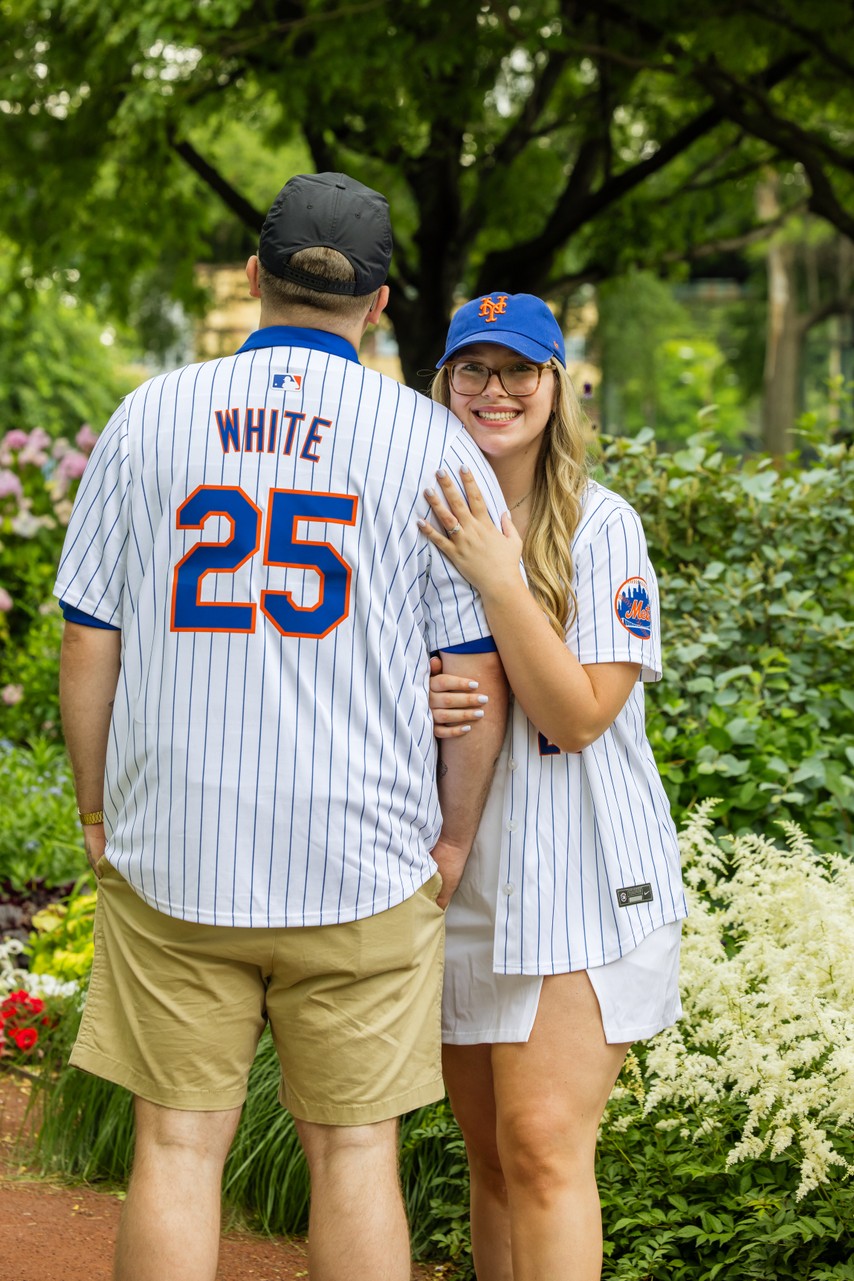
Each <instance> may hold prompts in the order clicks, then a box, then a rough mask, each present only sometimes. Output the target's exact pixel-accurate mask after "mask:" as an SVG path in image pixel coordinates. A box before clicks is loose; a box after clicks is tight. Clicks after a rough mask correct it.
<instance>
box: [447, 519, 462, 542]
mask: <svg viewBox="0 0 854 1281" xmlns="http://www.w3.org/2000/svg"><path fill="white" fill-rule="evenodd" d="M461 529H462V525H461V524H460V522H459V521H457V523H456V525H454V528H453V529H446V530H445V537H446V538H453V536H454V534H458V533H459V532H460V530H461Z"/></svg>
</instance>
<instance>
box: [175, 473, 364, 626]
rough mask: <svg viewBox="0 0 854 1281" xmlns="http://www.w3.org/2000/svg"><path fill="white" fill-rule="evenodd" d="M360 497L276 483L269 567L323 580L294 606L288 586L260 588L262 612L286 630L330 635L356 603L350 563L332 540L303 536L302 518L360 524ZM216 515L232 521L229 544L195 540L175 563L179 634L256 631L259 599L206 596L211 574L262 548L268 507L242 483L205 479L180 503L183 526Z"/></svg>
mask: <svg viewBox="0 0 854 1281" xmlns="http://www.w3.org/2000/svg"><path fill="white" fill-rule="evenodd" d="M358 505H359V500H358V498H356V497H355V496H354V495H352V494H325V493H317V492H315V491H313V490H301V489H271V490H270V493H269V496H268V502H267V522H266V532H265V538H264V553H263V563H264V564H265V565H280V566H284V567H289V566H293V567H295V568H298V569H310V570H313V571H314V573H316V574H317V575H318V577H319V579H320V588H319V592H318V597H317V602H316V604H314V605H309V606H305V605H296V604H294V601H293V598H292V596H291V593H290V592H289V591H287V589H283V590H281V591H272V590H266V591H262V592H261V601H260V605H261V613H262V614H265V615H266V617H267V618H268V619H269V621H270V622H271V623H272V624H273V626H274V627H276V628H277V629H278V630H279V631H280V632H281V633H282V635H283V636H306V637H311V638H313V639H315V640H320V638H321V637H323V636H327V635H328V634H329V632H331V631H332V630H333V629H334V628H336V627H337V626H338V624H339V623H341V622H343V620H344V619H345V618H346V617H347V614H348V612H349V609H350V578H351V575H352V569H351V567H350V565H348V563H347V561H345V560H344V559H343V557H342V556H340V555H339V554H338V552H337V551H336V550H335V548H334V547H332V545H331V544H330V543H325V542H323V543H321V542H310V541H309V540H308V539H305V538H299V537H298V532H299V531H298V526H299V524H300V523H301V522H303V521H324V522H326V523H330V522H331V523H333V524H340V525H355V523H356V512H357V509H358ZM211 516H222V517H223V518H224V519H225V520H226V521H228V523H229V525H230V526H231V532H230V534H229V537H228V538H226V539H225V540H224V541H223V542H219V543H211V542H201V541H200V542H197V543H194V544H193V546H192V547H191V548H190V550H189V551H188V552H187V553H186V555H185V556H183V557H182V558H181V560H180V561H179V562H178V564H177V565H176V566H175V572H174V575H173V579H172V620H171V628H172V631H173V632H254V631H255V622H256V618H255V613H256V606H255V603H254V601H204V600H202V580H203V579H204V577H205V576H206V575H207V574H233V573H235V572H236V571H237V570H238V569H239V568H240V567H241V565H245V564H246V562H247V561H248V560H249V559H250V558H251V557H252V556H254V555H256V553H257V552H258V551H259V550H260V549H261V526H262V523H263V520H264V513H263V512H262V511H261V508H260V507H258V506H256V504H255V503H254V502H253V501H252V499H251V498H250V497H249V496H248V494H246V493H245V492H244V490H242V489H241V488H240V487H239V486H238V485H200V486H199V487H198V489H195V490H193V492H192V494H190V495H189V497H188V498H185V499H184V501H183V503H181V506H180V507H179V508H178V512H177V517H176V522H175V523H176V526H177V528H178V529H202V528H203V526H204V524H205V521H207V520H208V519H209V518H210V517H211Z"/></svg>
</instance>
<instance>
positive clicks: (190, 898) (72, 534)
mask: <svg viewBox="0 0 854 1281" xmlns="http://www.w3.org/2000/svg"><path fill="white" fill-rule="evenodd" d="M463 462H465V463H466V464H467V465H468V466H469V467H470V468H471V469H472V470H473V471H474V472H475V474H476V476H477V479H478V483H479V484H481V485H482V486H483V488H484V492H485V493H486V494H487V495H488V496H489V499H488V501H489V503H490V507H491V509H492V511H493V514H494V515H497V513H498V512H499V511H501V510H502V508H503V506H504V504H503V499H502V497H501V491H500V489H499V488H498V486H497V483H496V481H495V478H494V477H493V476H492V473H491V472H490V470H489V467H488V465H486V464H485V462H484V460H483V458H482V456H481V454H480V452H479V451H478V450H477V449H476V447H475V446H474V445H473V444H472V443H471V441H470V439H469V437H468V436H467V434H466V432H465V431H464V430H463V429H462V428H461V426H460V425H459V424H458V422H457V420H456V419H454V418H453V417H451V416H450V415H449V414H448V413H447V411H446V410H444V409H443V408H441V407H440V406H438V405H436V404H434V403H433V402H431V401H430V400H428V399H426V398H425V397H424V396H421V395H419V394H418V393H416V392H413V391H411V390H409V389H408V388H406V387H403V386H401V385H400V384H399V383H397V382H395V381H394V380H393V379H391V378H387V377H385V376H383V375H381V374H378V373H375V372H373V371H371V370H367V369H365V368H363V367H362V366H361V365H360V364H359V362H358V359H357V357H356V353H355V351H354V350H353V348H352V347H351V346H350V344H348V343H346V342H345V341H343V340H342V339H339V338H336V337H334V336H333V335H330V334H325V333H321V332H320V331H316V330H300V329H290V328H284V327H276V326H274V327H270V328H265V329H263V330H259V331H258V332H257V333H255V334H253V335H252V337H251V338H250V339H249V341H248V343H247V344H246V345H245V347H244V348H242V349H241V351H240V352H238V354H237V355H236V356H232V357H228V358H225V359H222V360H215V361H209V362H207V363H204V364H198V365H190V366H187V367H185V368H183V369H180V370H177V371H175V372H173V373H170V374H167V375H163V376H160V377H157V378H154V379H152V380H151V381H149V382H147V383H145V384H144V385H143V386H142V387H140V388H139V389H138V390H137V391H135V392H134V393H132V394H131V395H130V396H128V397H127V399H126V400H125V401H124V403H123V404H122V405H121V406H120V407H119V409H118V410H117V411H116V413H115V414H114V415H113V417H112V419H111V420H110V422H109V424H108V425H107V427H106V429H105V430H104V432H103V434H102V436H101V438H100V440H99V442H98V444H97V446H96V448H95V450H94V452H93V454H92V457H91V459H90V462H89V466H88V467H87V469H86V473H85V475H84V477H83V481H82V484H81V487H80V490H79V493H78V497H77V500H76V503H75V507H74V511H73V513H72V517H71V520H70V523H69V527H68V533H67V537H66V541H65V547H64V551H63V556H62V560H61V563H60V568H59V572H58V578H57V582H56V587H55V591H56V594H57V595H58V596H60V597H61V598H62V599H63V601H64V602H66V603H67V604H68V605H70V606H71V607H73V608H76V609H79V610H81V611H83V612H85V613H86V614H89V615H91V616H94V617H95V618H97V619H100V620H102V621H103V622H106V623H112V624H115V625H118V626H119V627H120V628H121V632H122V666H121V675H120V679H119V688H118V691H117V695H116V702H115V707H114V712H113V720H112V725H111V731H110V739H109V748H108V761H107V772H106V790H105V797H104V813H105V821H106V826H107V831H108V845H107V854H108V857H109V859H110V861H111V862H112V863H113V864H114V865H115V866H116V867H117V868H118V870H119V871H120V872H121V873H122V875H123V876H125V877H126V879H127V880H128V881H129V882H130V883H131V885H132V886H133V887H134V889H135V890H136V891H137V892H138V893H139V894H141V895H142V897H143V898H144V899H145V900H146V901H147V902H148V903H149V904H150V905H151V906H152V907H154V908H157V909H158V910H160V911H163V912H166V913H168V914H169V915H172V916H178V917H183V918H185V919H190V920H194V921H202V922H206V923H216V924H224V925H263V926H281V925H314V924H327V923H331V922H336V921H347V920H353V919H356V918H358V917H363V916H369V915H372V914H374V913H376V912H379V911H381V910H384V909H386V908H389V907H392V906H394V905H395V904H396V903H399V902H401V901H402V900H403V899H405V898H407V897H409V895H411V894H413V893H414V892H415V891H416V890H417V889H418V888H419V886H421V885H422V884H423V883H424V882H425V881H427V880H428V879H429V877H430V876H431V875H432V874H433V872H434V870H435V867H434V864H433V862H432V859H431V858H430V856H429V851H430V850H431V849H432V847H433V846H434V844H435V843H436V840H437V838H438V836H439V832H440V827H441V815H440V811H439V805H438V800H437V794H436V787H435V781H434V774H435V745H434V740H433V727H432V721H431V717H430V712H429V707H428V680H429V667H428V652H429V651H430V650H436V649H445V648H448V647H449V646H453V645H457V644H460V643H464V642H468V641H473V640H476V639H478V638H480V637H483V636H488V634H489V629H488V625H487V623H486V620H485V617H484V614H483V611H482V608H481V605H480V602H479V599H478V598H477V595H476V593H475V592H474V591H473V590H472V588H471V587H470V586H469V585H468V584H467V583H466V582H465V580H464V579H463V578H462V577H461V576H460V575H459V574H458V573H457V572H456V571H455V570H454V569H453V567H452V566H451V565H450V564H449V563H448V562H447V561H445V560H444V558H443V557H442V556H441V555H439V554H438V553H435V552H433V551H432V549H431V547H430V544H429V542H428V541H427V540H426V539H425V538H424V537H423V536H422V535H421V534H420V532H419V530H418V528H417V524H416V518H417V517H418V516H419V515H422V514H425V512H426V510H427V507H426V503H425V502H424V500H423V498H422V491H423V489H424V487H425V485H428V484H433V483H435V479H434V478H435V471H436V468H437V467H439V466H440V465H443V466H445V467H446V468H447V469H448V471H449V472H450V473H451V475H453V476H457V475H458V474H459V468H460V465H461V463H463Z"/></svg>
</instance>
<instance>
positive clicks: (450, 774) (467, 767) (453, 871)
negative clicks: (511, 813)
mask: <svg viewBox="0 0 854 1281" xmlns="http://www.w3.org/2000/svg"><path fill="white" fill-rule="evenodd" d="M442 667H443V670H444V671H445V672H446V673H447V674H448V675H449V676H465V677H467V678H468V679H469V680H476V681H477V682H478V692H479V693H481V694H486V695H487V696H488V698H489V702H488V703H487V704H486V708H485V715H484V717H483V720H482V721H481V722H480V723H479V724H478V727H477V731H476V732H475V733H471V734H463V735H462V736H461V737H459V738H448V739H443V740H442V741H441V742H440V743H439V765H438V770H439V802H440V804H441V806H442V834H441V836H440V837H439V842H438V844H437V845H436V848H435V849H434V850H433V857H434V859H435V860H436V862H437V864H438V865H439V871H440V872H441V873H442V879H443V882H444V884H443V886H442V893H441V894H440V895H439V898H438V900H437V902H438V903H439V905H440V907H447V905H448V902H449V900H450V898H451V896H452V894H453V893H454V891H455V890H456V888H457V886H458V885H459V883H460V878H461V877H462V874H463V869H464V868H465V865H466V860H467V858H468V856H469V852H470V850H471V847H472V842H473V841H474V838H475V834H476V832H477V829H478V824H479V823H480V818H481V814H482V813H483V807H484V805H485V803H486V797H487V794H488V792H489V787H490V784H491V782H492V775H493V773H494V772H495V762H496V760H497V759H498V755H499V753H500V751H501V745H502V743H503V742H504V731H505V728H506V726H507V702H508V691H507V681H506V678H505V676H504V668H503V667H502V666H501V660H500V658H499V657H498V654H497V653H487V654H453V653H443V654H442Z"/></svg>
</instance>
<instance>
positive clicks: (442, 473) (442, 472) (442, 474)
mask: <svg viewBox="0 0 854 1281" xmlns="http://www.w3.org/2000/svg"><path fill="white" fill-rule="evenodd" d="M447 474H448V473H447V472H446V471H445V469H444V467H440V468H439V470H438V471H437V472H436V475H437V476H438V477H439V479H440V480H444V479H445V477H446V475H447Z"/></svg>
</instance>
